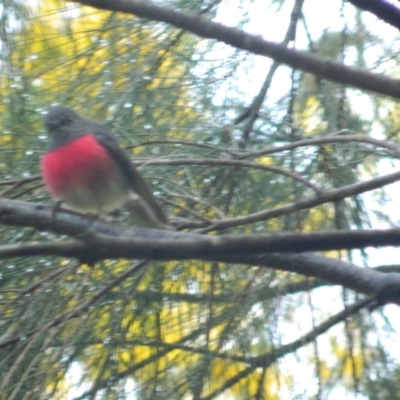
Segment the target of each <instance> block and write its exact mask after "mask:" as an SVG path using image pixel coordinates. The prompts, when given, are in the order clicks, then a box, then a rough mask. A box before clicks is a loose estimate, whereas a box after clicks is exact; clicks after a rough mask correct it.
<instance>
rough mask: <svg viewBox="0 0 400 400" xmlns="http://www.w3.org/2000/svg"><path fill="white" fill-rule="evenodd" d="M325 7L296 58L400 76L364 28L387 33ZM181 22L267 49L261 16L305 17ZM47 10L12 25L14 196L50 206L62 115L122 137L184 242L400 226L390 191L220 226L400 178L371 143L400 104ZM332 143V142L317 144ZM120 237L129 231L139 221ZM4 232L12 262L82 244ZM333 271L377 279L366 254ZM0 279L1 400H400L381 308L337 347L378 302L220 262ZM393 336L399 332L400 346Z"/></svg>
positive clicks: (2, 166) (3, 166) (107, 17)
mask: <svg viewBox="0 0 400 400" xmlns="http://www.w3.org/2000/svg"><path fill="white" fill-rule="evenodd" d="M267 3H268V2H267ZM302 3H303V2H301V1H296V2H294V6H295V7H296V6H297V7H298V6H300V9H301V6H302V5H303V4H302ZM309 4H311V5H313V7H317V5H316V4H317V2H316V1H313V0H309V1H305V2H304V5H303V8H302V9H301V13H300V14H299V15H298V16H297V17H295V21H294V22H295V24H297V30H298V31H297V36H296V40H295V41H293V43H292V44H296V46H298V47H299V48H303V49H305V50H308V51H310V52H314V53H315V54H316V55H318V56H323V57H329V58H331V59H334V60H336V61H339V62H343V61H346V62H349V63H352V64H354V65H357V66H362V67H365V66H366V67H368V68H371V69H372V68H375V69H376V70H378V71H380V70H382V69H383V68H384V67H385V69H386V72H387V74H388V75H389V74H392V75H395V74H396V72H397V71H396V69H397V61H398V60H397V58H398V54H396V53H394V52H393V51H392V48H391V46H394V44H393V43H395V40H398V33H397V32H394V33H393V31H389V32H390V34H387V33H386V31H384V32H382V33H381V32H379V30H378V28H376V29H375V31H373V30H372V29H371V31H369V30H367V28H366V26H367V25H366V24H364V23H363V21H364V19H366V20H367V21H372V26H374V27H381V26H385V25H384V23H383V22H382V21H379V20H378V19H376V18H372V17H370V16H368V15H364V14H361V13H360V12H359V11H358V10H357V9H356V8H354V7H353V6H351V5H349V4H347V3H345V4H342V5H340V4H336V6H337V8H335V12H336V13H337V14H336V15H335V16H332V19H333V18H334V19H335V23H337V21H339V25H340V29H337V28H332V29H326V30H324V29H322V28H318V26H319V24H318V23H317V22H316V21H315V20H314V18H313V17H312V14H313V10H312V9H310V8H309V7H310V6H309ZM172 6H173V7H174V8H176V9H180V10H185V11H188V12H191V13H194V14H196V15H203V16H205V17H207V18H210V19H213V18H214V19H215V20H222V21H223V23H225V24H226V23H227V21H226V15H225V13H224V11H226V10H227V9H229V10H230V11H232V20H233V21H234V20H236V19H237V21H236V22H237V23H236V25H235V26H238V27H240V28H243V29H244V30H251V31H252V32H253V33H257V34H263V33H264V32H263V28H262V26H263V25H260V24H258V23H257V21H258V20H259V17H258V14H259V15H262V16H263V18H267V19H268V21H269V22H271V21H273V20H274V18H276V19H277V20H278V21H285V23H282V24H280V25H282V27H279V29H278V27H277V28H276V30H277V31H278V32H280V30H281V29H283V27H284V29H286V27H287V25H289V22H290V21H289V20H290V12H291V7H293V4H292V2H289V1H270V2H269V3H268V4H264V2H261V1H251V0H249V1H244V0H242V1H236V2H231V1H224V0H222V1H216V2H208V1H204V0H196V1H190V2H186V1H183V0H182V1H178V2H172V5H171V7H172ZM30 7H31V8H28V7H27V6H26V5H23V3H21V2H20V1H18V0H10V1H8V2H7V5H5V4H3V9H2V18H1V19H0V35H1V42H2V46H1V65H2V70H1V74H0V85H1V90H0V112H1V115H2V119H1V122H0V124H1V129H2V135H1V136H0V144H1V159H0V170H1V171H2V175H3V178H2V179H3V180H2V181H1V182H0V183H1V185H2V186H3V187H4V188H5V189H4V191H3V193H2V197H4V198H10V199H18V200H25V201H29V202H49V201H50V198H49V195H48V194H47V193H46V192H45V190H44V188H43V185H42V183H41V181H40V178H39V177H38V173H39V170H38V165H39V159H40V156H41V154H42V153H43V152H44V151H45V148H46V140H45V139H46V136H45V131H44V129H43V126H42V119H43V115H44V113H45V111H46V109H47V108H48V107H49V105H50V104H53V103H60V104H66V105H69V106H71V107H73V108H74V109H76V110H77V111H79V112H80V113H81V114H82V115H84V116H85V117H88V118H92V119H96V120H98V121H101V122H103V123H105V124H106V125H107V126H108V127H110V128H111V129H113V131H114V132H115V133H116V135H117V136H118V138H119V139H120V142H121V144H122V145H123V146H124V147H125V148H126V150H127V151H128V152H129V154H130V155H131V156H132V159H134V162H135V163H136V165H138V166H141V167H140V170H141V172H142V173H143V175H144V176H145V177H146V180H147V181H148V182H149V184H150V185H151V187H152V189H153V190H154V192H155V193H156V194H157V196H158V197H159V199H160V202H161V203H162V204H163V207H164V209H165V210H166V212H167V214H168V215H169V216H170V217H171V220H173V222H175V224H176V225H177V226H178V227H179V228H180V229H186V230H188V231H189V230H192V231H193V230H195V229H197V230H198V231H199V230H200V231H201V229H203V231H202V232H203V233H205V232H212V233H211V234H223V233H245V234H249V233H257V232H277V231H294V232H308V231H322V230H327V229H335V230H350V229H356V228H369V227H375V226H394V225H396V223H397V220H396V216H394V215H392V214H393V213H392V210H393V207H394V206H393V203H390V202H389V201H388V197H389V196H390V192H388V191H386V190H385V189H380V190H378V191H375V192H373V193H372V194H371V192H368V193H364V194H362V195H357V196H352V197H350V198H347V199H344V200H339V201H337V202H331V203H325V204H323V205H318V206H315V207H312V208H305V209H299V210H296V211H295V212H291V213H283V214H280V215H279V216H278V217H275V218H270V219H259V220H257V221H256V222H252V223H250V222H246V221H244V222H243V223H241V222H240V221H238V222H237V223H236V224H232V225H231V226H230V228H228V229H221V230H218V229H215V230H213V227H214V225H213V224H214V223H216V222H218V221H223V220H225V219H229V218H235V217H245V216H248V215H252V214H254V213H257V212H259V211H261V210H268V209H274V208H279V207H282V206H285V205H287V204H288V203H296V202H298V201H300V200H302V199H304V198H308V197H312V196H318V195H320V194H321V193H324V192H327V191H330V190H334V189H338V188H342V187H344V186H347V185H352V184H354V183H357V182H359V181H362V180H365V179H367V178H368V179H369V178H372V177H375V176H377V175H379V174H381V171H382V170H386V169H389V168H390V166H391V164H393V165H396V161H397V160H396V159H395V158H396V157H395V156H394V155H393V153H392V152H390V150H389V149H388V148H385V147H378V146H376V144H374V143H373V142H368V141H365V140H363V139H365V138H368V137H372V138H375V139H376V138H379V139H383V140H393V139H397V136H398V132H399V123H400V121H399V119H398V117H397V115H398V112H397V108H398V105H397V104H396V102H395V101H393V100H391V99H388V98H384V97H382V96H380V97H379V96H377V95H375V94H371V93H360V92H359V91H358V90H355V89H351V88H348V87H345V86H344V85H340V84H337V83H333V82H330V81H326V80H322V79H321V78H320V77H318V76H315V75H311V74H309V73H304V72H301V71H300V70H295V69H289V68H288V67H282V68H279V69H278V70H277V72H276V73H274V71H275V70H274V67H273V66H271V63H269V64H268V63H266V62H265V60H260V57H259V56H254V55H251V54H248V53H244V52H242V51H239V50H236V49H233V48H230V47H228V46H226V45H223V44H221V43H220V42H216V41H211V40H205V39H200V38H199V37H195V36H193V35H191V34H188V33H187V32H184V31H182V30H179V29H177V28H174V27H171V26H167V25H164V24H160V23H157V22H154V21H150V20H145V19H143V18H139V17H135V16H131V15H127V14H122V13H118V12H105V11H99V10H96V9H94V8H89V7H85V6H80V5H77V4H75V3H66V2H63V1H55V0H53V1H46V2H44V1H42V2H38V3H37V4H36V5H31V6H30ZM296 18H297V19H296ZM371 18H372V19H371ZM353 20H354V23H351V22H350V21H353ZM314 25H316V26H317V28H314ZM255 31H258V32H255ZM282 32H283V31H282ZM274 33H275V34H276V32H274ZM265 35H267V34H265ZM390 35H391V36H390ZM283 36H284V35H282V38H283ZM278 37H279V36H278V35H277V34H276V37H274V38H273V39H274V40H275V41H277V40H278ZM388 37H389V38H390V40H389V39H388ZM394 37H395V39H393V38H394ZM268 39H269V38H268ZM287 44H288V43H286V45H287ZM271 71H272V72H271ZM263 79H264V81H262V80H263ZM263 88H266V90H264V89H263ZM257 95H258V96H260V95H261V97H260V98H261V100H262V101H261V103H260V105H259V106H257V103H256V102H255V101H253V99H254V98H256V97H257ZM320 138H323V139H326V141H325V142H320V143H318V142H317V141H316V142H314V143H310V142H307V143H305V144H304V145H301V143H302V141H303V140H314V139H315V140H318V139H320ZM330 138H331V139H332V140H331V141H329V139H330ZM299 143H300V144H299ZM282 146H289V147H287V148H284V147H283V148H282ZM104 217H105V218H107V216H104ZM118 223H121V224H129V220H128V218H127V217H126V215H125V214H123V215H122V216H121V218H120V220H118ZM0 232H1V235H2V238H3V241H2V244H3V245H6V244H14V243H27V242H33V241H35V242H50V241H67V240H68V238H66V237H59V236H56V235H55V234H53V233H49V232H42V231H39V230H33V229H32V228H20V227H9V226H5V225H1V226H0ZM327 256H330V257H333V258H342V259H349V260H352V261H354V260H356V261H357V263H358V264H362V265H364V266H366V267H372V266H376V264H377V263H376V262H375V263H374V262H371V259H370V256H369V255H368V253H366V252H365V251H360V252H353V253H351V254H350V253H348V254H346V253H344V252H339V251H337V252H336V251H335V252H331V253H329V254H327ZM0 262H1V264H0V265H1V269H0V278H1V279H0V316H1V319H0V326H1V329H0V399H1V400H3V399H8V400H11V399H42V398H52V399H60V400H61V399H67V398H68V399H69V398H74V399H89V398H90V399H95V398H96V399H124V398H126V399H129V398H135V399H150V398H152V399H185V398H193V399H212V398H235V399H262V398H268V399H281V398H309V397H316V398H328V397H329V396H336V394H337V393H341V391H344V392H345V393H347V394H349V395H351V394H355V393H361V394H363V395H364V396H366V398H377V399H380V398H382V399H389V398H395V397H396V396H398V393H399V387H398V384H397V381H398V375H399V365H398V360H396V359H395V357H394V355H393V347H391V342H390V340H391V332H389V331H390V329H391V327H390V322H389V321H387V320H386V315H385V314H384V313H383V312H382V313H380V312H376V313H373V314H372V313H370V312H369V311H368V310H367V309H365V308H364V309H362V310H361V311H360V312H358V313H356V314H354V315H346V316H345V317H344V318H342V319H340V320H338V321H337V322H336V323H335V324H332V328H331V329H330V330H329V331H328V332H326V331H323V332H322V333H323V334H322V333H320V332H319V331H318V327H320V326H321V325H322V324H323V323H324V322H325V321H329V320H330V319H333V318H334V317H335V315H337V314H338V313H339V312H340V311H341V310H342V309H343V308H344V309H346V308H347V307H349V306H350V305H353V304H356V303H357V302H358V301H360V299H361V296H360V295H359V294H358V293H355V292H352V291H351V292H350V291H348V290H346V289H342V290H339V289H338V288H337V287H334V286H333V285H331V284H329V283H328V282H325V281H321V280H318V279H314V278H307V277H305V276H301V275H296V274H290V273H286V272H281V271H277V270H275V269H272V268H271V269H270V268H264V267H263V266H252V267H251V266H249V265H244V264H239V263H217V262H211V261H210V262H199V261H168V262H164V263H161V262H153V261H127V260H105V261H102V262H98V263H96V264H95V266H88V265H82V264H80V263H79V262H78V261H77V260H73V259H60V258H59V257H36V258H33V257H20V258H18V259H12V260H7V259H4V260H1V261H0ZM354 262H355V261H354ZM379 262H385V261H384V259H382V258H381V259H380V260H379ZM380 332H388V333H387V336H386V337H385V339H382V338H381V337H380ZM307 334H308V335H310V337H306V336H307ZM15 338H19V339H18V340H14V339H15ZM391 353H392V354H391ZM386 367H387V368H388V371H389V373H388V374H382V371H381V369H383V368H386ZM389 367H390V368H389ZM382 386H384V388H385V390H384V391H383V390H382V391H380V390H379V388H380V387H382ZM391 396H392V397H391ZM393 396H394V397H393Z"/></svg>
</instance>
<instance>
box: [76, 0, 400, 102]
mask: <svg viewBox="0 0 400 400" xmlns="http://www.w3.org/2000/svg"><path fill="white" fill-rule="evenodd" d="M73 1H74V2H75V3H81V4H84V5H88V6H92V7H95V8H98V9H103V10H109V11H116V12H123V13H128V14H134V15H137V16H139V17H143V18H148V19H151V20H155V21H160V22H165V23H168V24H171V25H173V26H176V27H178V28H181V29H184V30H186V31H188V32H192V33H194V34H196V35H198V36H200V37H203V38H208V39H216V40H219V41H221V42H224V43H226V44H228V45H231V46H233V47H236V48H238V49H242V50H246V51H249V52H251V53H254V54H259V55H262V56H266V57H270V58H273V59H274V60H275V61H277V62H280V63H283V64H287V65H289V66H291V67H293V68H295V69H300V70H302V71H305V72H310V73H312V74H315V75H317V76H319V77H321V78H325V79H329V80H331V81H334V82H338V83H341V84H344V85H348V86H352V87H356V88H359V89H364V90H368V91H371V92H375V93H380V94H383V95H387V96H391V97H394V98H400V81H399V80H398V79H390V78H387V77H385V76H383V75H380V74H372V73H370V72H367V71H365V70H362V69H360V68H355V67H349V66H345V65H343V64H341V63H338V62H336V61H333V60H331V59H328V58H322V57H318V56H315V55H313V54H310V53H308V52H305V51H298V50H293V49H288V48H286V47H285V46H282V45H281V44H277V43H273V42H269V41H267V40H263V39H262V38H260V37H259V36H255V35H250V34H248V33H245V32H243V31H241V30H238V29H236V28H231V27H227V26H224V25H222V24H220V23H216V22H212V21H210V20H209V19H207V18H205V17H203V16H199V15H196V14H193V13H189V12H184V11H177V10H174V9H172V8H168V7H161V6H158V5H156V4H154V3H152V2H150V1H148V0H112V1H110V0H73Z"/></svg>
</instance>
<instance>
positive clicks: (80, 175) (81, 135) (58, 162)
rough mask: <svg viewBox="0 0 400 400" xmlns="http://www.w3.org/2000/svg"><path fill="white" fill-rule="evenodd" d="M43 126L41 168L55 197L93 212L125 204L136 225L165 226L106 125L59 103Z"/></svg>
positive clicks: (69, 206) (71, 206) (73, 207)
mask: <svg viewBox="0 0 400 400" xmlns="http://www.w3.org/2000/svg"><path fill="white" fill-rule="evenodd" d="M44 125H45V127H46V130H47V132H48V139H49V146H48V149H47V151H46V152H45V153H44V155H43V157H42V159H41V161H40V169H41V173H42V177H43V180H44V183H45V186H46V187H47V190H48V191H49V192H50V194H51V195H52V197H53V198H54V199H55V200H56V201H58V202H59V203H62V204H63V205H64V206H65V207H66V208H67V209H70V210H73V211H77V212H81V213H86V214H92V215H93V214H99V213H100V212H103V211H114V210H116V209H119V208H120V207H122V206H124V207H126V208H127V209H128V211H129V212H130V214H131V216H132V219H133V221H134V223H135V224H136V225H137V226H140V227H146V228H156V229H169V228H168V220H167V218H166V216H165V214H164V212H163V210H162V209H161V207H160V206H159V204H158V203H157V201H156V199H155V197H154V195H153V193H152V191H151V190H150V188H149V186H148V185H147V183H146V182H145V180H144V179H143V178H142V176H141V175H140V173H139V172H138V171H137V170H136V168H135V167H134V166H133V164H132V162H131V160H130V159H129V157H128V156H127V154H126V153H125V152H124V151H123V150H122V148H121V147H120V146H119V144H118V141H117V139H116V138H115V136H114V134H113V133H112V132H111V131H110V130H109V129H107V128H106V127H105V126H103V125H101V124H100V123H97V122H96V121H92V120H90V119H86V118H84V117H81V116H80V115H79V114H78V113H77V112H76V111H74V110H73V109H72V108H69V107H66V106H63V105H56V106H53V107H51V108H50V109H49V111H48V112H47V114H46V116H45V119H44Z"/></svg>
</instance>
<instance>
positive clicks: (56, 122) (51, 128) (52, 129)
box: [44, 105, 84, 149]
mask: <svg viewBox="0 0 400 400" xmlns="http://www.w3.org/2000/svg"><path fill="white" fill-rule="evenodd" d="M80 121H82V122H83V121H84V119H83V118H81V116H80V115H79V114H78V113H77V112H75V111H74V110H72V109H71V108H69V107H66V106H61V105H59V106H54V107H52V108H50V110H49V112H48V113H47V115H46V117H45V120H44V124H45V126H46V129H47V131H48V132H49V139H50V146H49V147H50V149H52V148H55V147H57V146H60V145H62V144H65V143H68V142H69V141H71V140H74V139H76V138H77V137H79V136H81V135H82V131H81V130H82V128H83V125H84V124H82V123H80Z"/></svg>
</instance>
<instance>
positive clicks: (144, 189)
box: [89, 121, 168, 224]
mask: <svg viewBox="0 0 400 400" xmlns="http://www.w3.org/2000/svg"><path fill="white" fill-rule="evenodd" d="M89 122H90V126H91V129H90V130H91V131H93V133H94V134H95V135H96V137H97V139H98V141H99V142H100V143H101V144H103V145H104V147H105V148H106V149H107V150H108V151H109V153H110V154H111V156H112V157H113V159H114V160H115V161H116V162H117V164H118V165H119V166H120V167H121V169H122V171H123V172H124V173H125V174H126V177H127V180H128V182H129V184H130V186H131V188H132V190H133V191H134V192H135V193H136V194H137V195H139V196H140V197H141V198H142V199H143V200H144V201H145V202H146V203H147V204H148V205H149V207H150V208H151V209H152V210H153V212H154V214H155V215H156V216H157V217H158V218H159V220H160V222H162V223H163V224H168V221H167V218H166V216H165V214H164V212H163V210H162V209H161V207H160V206H159V205H158V203H157V201H156V199H155V197H154V195H153V193H152V191H151V190H150V188H149V186H148V185H147V183H146V181H145V180H144V179H143V178H142V176H141V175H140V173H139V172H138V171H137V170H136V168H135V167H134V166H133V164H132V162H131V160H130V159H129V157H128V156H127V155H126V154H125V152H124V151H123V150H122V149H121V147H120V146H119V144H118V142H117V140H116V138H115V137H114V135H113V133H112V132H110V131H109V130H107V129H106V128H105V127H103V126H102V125H100V124H97V123H95V122H93V121H89Z"/></svg>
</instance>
